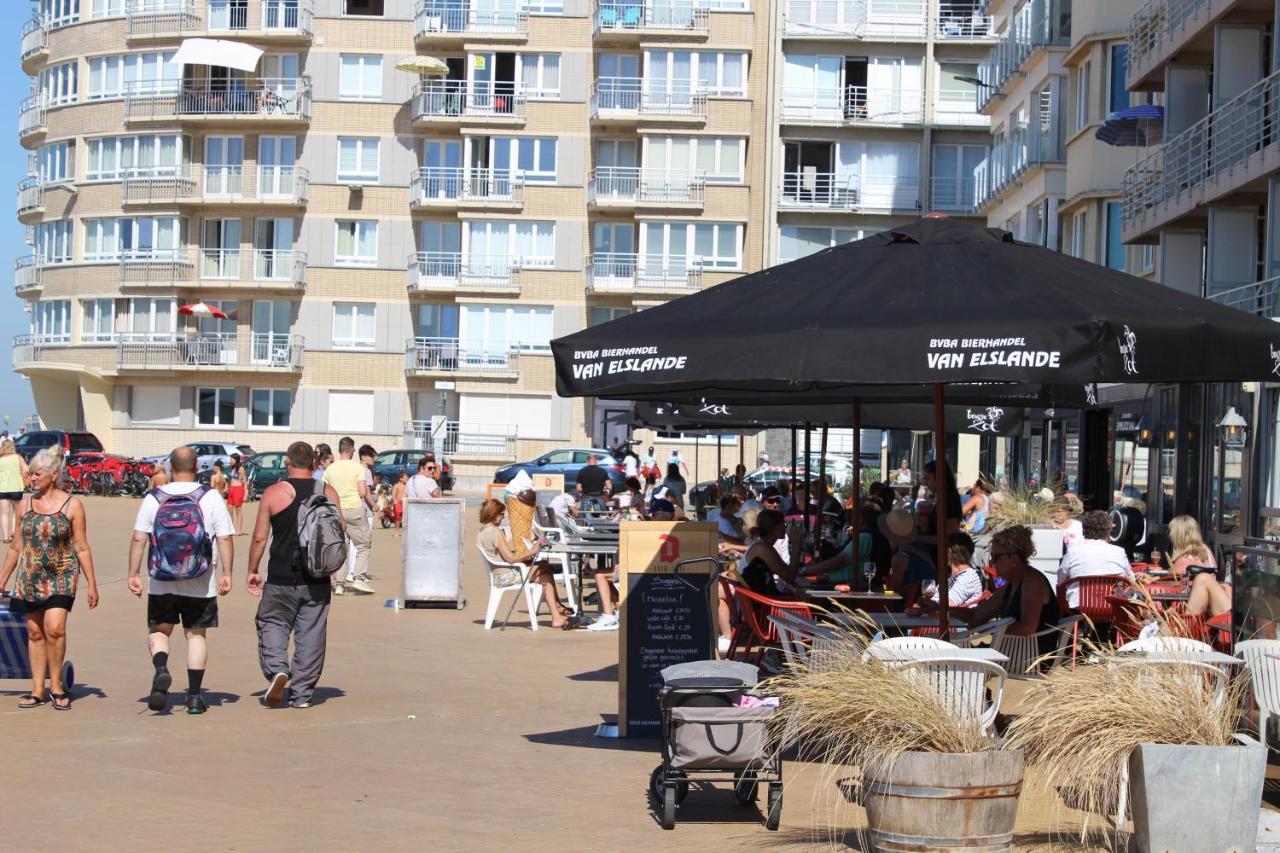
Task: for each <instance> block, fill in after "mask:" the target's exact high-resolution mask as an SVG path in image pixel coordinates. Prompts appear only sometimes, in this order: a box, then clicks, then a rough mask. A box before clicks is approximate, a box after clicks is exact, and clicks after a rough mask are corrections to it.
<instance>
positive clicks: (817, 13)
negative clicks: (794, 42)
mask: <svg viewBox="0 0 1280 853" xmlns="http://www.w3.org/2000/svg"><path fill="white" fill-rule="evenodd" d="M869 5H871V4H868V3H867V2H866V0H786V5H785V6H784V7H783V13H782V14H783V23H782V34H783V35H784V36H787V37H791V38H797V37H814V38H826V39H830V38H870V39H875V40H877V41H922V40H923V39H924V36H925V3H924V2H922V0H876V2H875V3H874V4H873V5H874V8H869Z"/></svg>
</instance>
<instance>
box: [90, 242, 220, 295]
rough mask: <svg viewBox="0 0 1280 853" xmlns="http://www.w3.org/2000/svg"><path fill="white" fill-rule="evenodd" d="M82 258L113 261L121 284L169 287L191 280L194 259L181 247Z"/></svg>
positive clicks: (193, 272) (122, 285) (91, 261)
mask: <svg viewBox="0 0 1280 853" xmlns="http://www.w3.org/2000/svg"><path fill="white" fill-rule="evenodd" d="M86 260H87V261H88V262H90V263H93V262H94V261H95V260H108V261H114V262H115V264H116V269H117V275H118V278H119V281H120V286H121V287H160V288H170V287H175V286H177V285H179V284H188V283H191V282H192V281H194V280H195V272H196V262H195V258H194V256H193V255H192V253H191V252H188V251H186V250H184V249H172V250H153V251H136V252H124V253H122V254H120V255H118V256H117V257H115V258H101V259H93V258H86Z"/></svg>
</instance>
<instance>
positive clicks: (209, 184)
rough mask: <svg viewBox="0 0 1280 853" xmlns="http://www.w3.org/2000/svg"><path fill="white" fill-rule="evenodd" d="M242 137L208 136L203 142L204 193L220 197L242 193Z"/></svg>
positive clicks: (235, 195)
mask: <svg viewBox="0 0 1280 853" xmlns="http://www.w3.org/2000/svg"><path fill="white" fill-rule="evenodd" d="M243 182H244V137H243V136H210V137H209V138H207V139H206V140H205V142H204V194H205V196H217V197H222V198H228V197H237V196H241V195H243V194H244V184H243Z"/></svg>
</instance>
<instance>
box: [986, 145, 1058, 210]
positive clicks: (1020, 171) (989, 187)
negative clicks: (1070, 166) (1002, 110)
mask: <svg viewBox="0 0 1280 853" xmlns="http://www.w3.org/2000/svg"><path fill="white" fill-rule="evenodd" d="M1064 149H1065V146H1064V145H1063V143H1062V140H1061V139H1058V138H1057V137H1055V136H1052V135H1051V134H1047V133H1040V132H1038V131H1033V130H1032V129H1031V128H1023V129H1022V130H1018V131H1015V132H1014V133H1013V134H1012V135H1010V136H1008V137H1006V138H1004V139H1001V140H999V141H997V142H996V144H995V145H994V146H992V148H991V156H990V158H989V159H988V160H987V162H985V163H983V164H981V165H980V166H979V167H978V170H977V171H976V172H975V173H974V178H975V179H976V181H977V189H976V192H977V194H978V208H979V209H981V208H983V207H986V206H987V205H988V204H990V203H992V202H994V201H995V200H996V199H997V198H999V197H1000V195H1001V194H1002V193H1004V191H1005V190H1006V189H1008V188H1009V187H1011V186H1013V185H1014V184H1016V183H1017V182H1018V181H1019V179H1021V178H1022V176H1023V175H1025V174H1027V172H1029V171H1030V170H1031V169H1034V168H1037V167H1040V166H1054V165H1062V164H1064V163H1066V159H1067V158H1066V152H1065V150H1064Z"/></svg>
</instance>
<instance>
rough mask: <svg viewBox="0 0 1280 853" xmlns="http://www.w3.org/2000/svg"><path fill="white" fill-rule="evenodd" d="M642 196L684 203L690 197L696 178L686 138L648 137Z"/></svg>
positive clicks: (691, 153)
mask: <svg viewBox="0 0 1280 853" xmlns="http://www.w3.org/2000/svg"><path fill="white" fill-rule="evenodd" d="M641 162H642V163H644V179H643V180H642V181H641V189H640V192H641V194H642V195H648V196H651V197H654V196H656V197H658V198H662V199H666V198H672V199H683V198H687V197H688V195H689V179H690V178H691V177H692V174H693V146H692V145H691V144H690V139H689V138H688V137H684V136H660V137H656V138H649V137H646V138H645V140H644V157H643V158H642V160H641Z"/></svg>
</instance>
